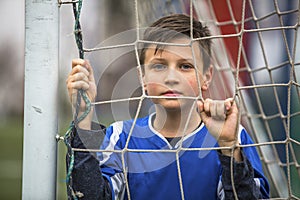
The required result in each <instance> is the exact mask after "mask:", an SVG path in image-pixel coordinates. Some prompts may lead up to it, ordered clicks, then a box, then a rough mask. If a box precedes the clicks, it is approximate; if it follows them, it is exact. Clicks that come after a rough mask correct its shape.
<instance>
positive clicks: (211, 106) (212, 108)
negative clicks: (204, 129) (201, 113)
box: [209, 101, 217, 119]
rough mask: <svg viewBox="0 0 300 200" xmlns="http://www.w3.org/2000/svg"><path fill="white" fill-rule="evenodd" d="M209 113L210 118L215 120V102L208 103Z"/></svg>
mask: <svg viewBox="0 0 300 200" xmlns="http://www.w3.org/2000/svg"><path fill="white" fill-rule="evenodd" d="M209 111H210V115H211V117H212V118H214V119H215V118H217V104H216V101H211V102H210V103H209Z"/></svg>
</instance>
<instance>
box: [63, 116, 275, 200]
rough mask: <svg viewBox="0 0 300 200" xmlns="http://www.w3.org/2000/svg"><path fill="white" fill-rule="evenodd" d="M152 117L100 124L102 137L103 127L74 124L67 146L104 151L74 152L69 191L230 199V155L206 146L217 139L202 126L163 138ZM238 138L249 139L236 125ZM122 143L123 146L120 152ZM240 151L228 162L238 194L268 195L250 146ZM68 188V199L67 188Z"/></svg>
mask: <svg viewBox="0 0 300 200" xmlns="http://www.w3.org/2000/svg"><path fill="white" fill-rule="evenodd" d="M153 116H154V115H153V114H152V115H150V116H147V117H144V118H140V119H137V121H136V124H135V125H134V127H132V126H133V120H129V121H122V122H115V123H113V124H112V125H111V126H110V127H108V128H107V129H106V131H105V132H106V134H105V135H104V138H101V135H102V133H101V132H103V127H98V128H95V127H94V129H96V130H92V131H84V130H78V129H77V130H76V129H74V130H73V135H74V137H73V139H72V141H71V144H72V146H73V147H75V148H95V147H97V146H98V145H99V146H100V149H103V150H107V151H105V152H100V153H97V159H96V155H94V154H91V153H86V152H75V162H74V169H73V172H72V182H71V186H72V188H73V194H74V192H75V194H80V195H79V196H82V198H83V199H127V198H128V197H127V196H128V195H130V197H131V199H132V200H135V199H137V200H140V199H142V200H147V199H149V200H150V199H151V200H152V199H154V200H167V199H172V200H176V199H182V198H181V197H182V195H183V196H184V198H185V199H187V200H194V199H195V200H198V199H201V200H202V199H207V200H213V199H234V192H233V188H232V182H231V170H230V164H231V158H230V157H227V156H224V155H222V154H221V153H220V152H219V151H218V150H213V149H212V148H214V147H218V143H217V141H216V139H215V138H214V137H212V136H211V135H210V134H209V132H208V130H207V128H206V127H205V125H204V124H201V125H200V126H199V127H198V128H197V129H196V130H194V131H193V132H192V133H190V134H188V135H186V136H184V137H183V138H165V137H164V136H162V135H161V134H160V133H159V132H157V131H156V130H154V128H153V126H152V118H153ZM238 139H239V143H240V144H242V145H243V144H252V143H253V142H252V140H251V138H250V137H249V135H248V134H247V132H246V131H245V129H244V128H243V127H241V126H240V128H239V138H238ZM102 140H103V142H102V143H101V145H100V144H97V141H102ZM98 148H99V147H98ZM124 148H127V150H125V151H122V150H123V149H124ZM195 148H202V149H201V150H199V149H195ZM241 154H242V158H243V161H242V162H239V163H237V162H233V177H234V187H235V190H236V192H237V195H238V198H239V199H243V200H244V199H258V198H264V199H267V198H269V196H268V195H269V185H268V182H267V179H266V178H265V176H264V174H263V170H262V166H261V163H260V159H259V156H258V154H257V151H256V149H255V147H245V148H243V149H242V150H241ZM124 169H125V170H126V172H124ZM125 173H126V174H125ZM125 177H126V178H125ZM126 179H127V182H126ZM68 192H69V197H70V198H71V196H72V195H71V193H72V191H70V190H69V191H68Z"/></svg>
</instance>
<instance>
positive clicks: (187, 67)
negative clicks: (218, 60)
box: [180, 64, 194, 70]
mask: <svg viewBox="0 0 300 200" xmlns="http://www.w3.org/2000/svg"><path fill="white" fill-rule="evenodd" d="M180 69H182V70H190V69H194V66H193V65H191V64H182V65H180Z"/></svg>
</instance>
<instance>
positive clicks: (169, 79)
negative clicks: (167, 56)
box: [165, 69, 179, 85]
mask: <svg viewBox="0 0 300 200" xmlns="http://www.w3.org/2000/svg"><path fill="white" fill-rule="evenodd" d="M177 83H179V74H178V72H177V71H176V70H175V69H169V70H168V71H167V74H166V76H165V84H171V85H174V84H177Z"/></svg>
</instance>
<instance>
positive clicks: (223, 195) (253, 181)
mask: <svg viewBox="0 0 300 200" xmlns="http://www.w3.org/2000/svg"><path fill="white" fill-rule="evenodd" d="M239 136H240V137H239V139H240V141H239V142H240V144H242V145H245V144H253V141H252V139H251V138H250V136H249V135H248V134H247V132H246V131H245V129H241V130H240V135H239ZM241 155H242V160H243V161H242V162H235V161H234V159H233V161H232V159H231V157H229V156H224V155H222V154H221V153H219V160H220V162H221V165H222V175H221V177H220V182H221V184H219V187H218V196H219V198H220V199H235V197H234V192H233V185H234V188H235V190H236V194H237V196H238V199H268V198H269V184H268V180H267V178H266V177H265V175H264V173H263V169H262V165H261V162H260V158H259V155H258V153H257V151H256V148H255V147H254V146H252V147H244V148H241ZM231 162H233V180H234V184H232V181H231V177H232V175H231Z"/></svg>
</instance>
